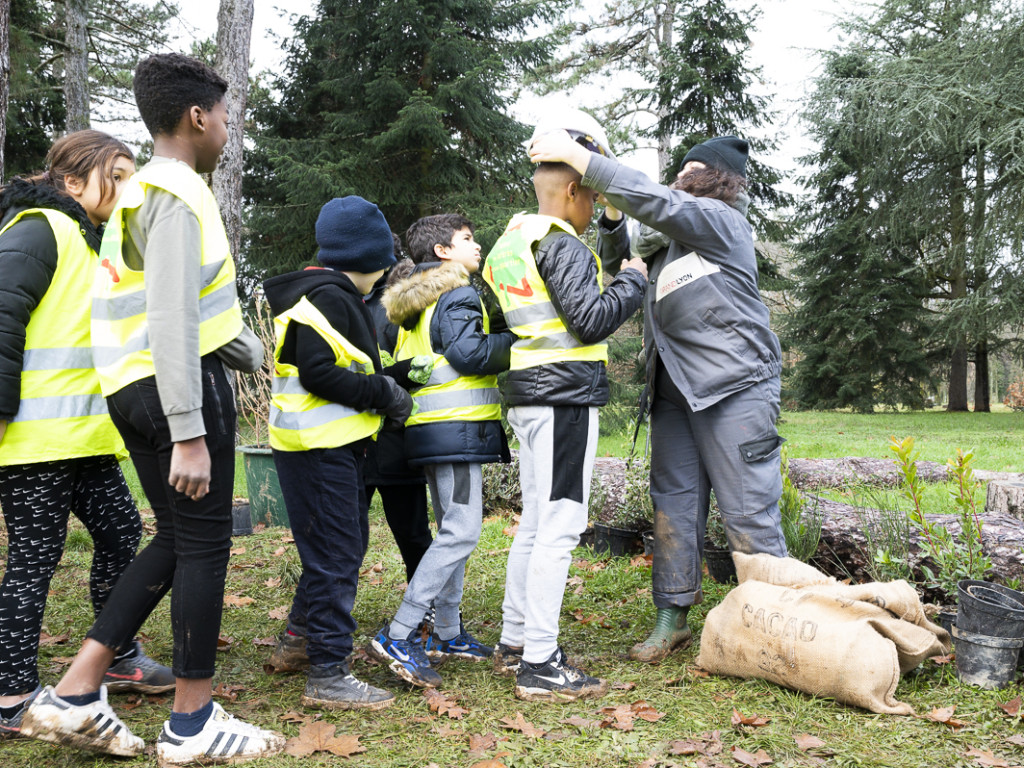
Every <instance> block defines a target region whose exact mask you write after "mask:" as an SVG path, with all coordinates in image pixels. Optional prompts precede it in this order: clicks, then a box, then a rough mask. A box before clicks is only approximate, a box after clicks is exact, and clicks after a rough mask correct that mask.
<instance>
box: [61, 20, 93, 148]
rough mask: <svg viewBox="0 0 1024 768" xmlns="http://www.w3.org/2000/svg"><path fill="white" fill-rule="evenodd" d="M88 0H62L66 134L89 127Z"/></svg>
mask: <svg viewBox="0 0 1024 768" xmlns="http://www.w3.org/2000/svg"><path fill="white" fill-rule="evenodd" d="M87 6H88V0H65V2H64V8H65V12H66V16H65V21H64V24H65V27H64V44H65V51H64V104H65V108H66V109H67V119H66V120H65V123H64V125H65V127H66V128H67V130H68V133H70V132H71V131H80V130H82V129H83V128H88V127H89V51H88V48H87V47H86V22H87V14H86V7H87Z"/></svg>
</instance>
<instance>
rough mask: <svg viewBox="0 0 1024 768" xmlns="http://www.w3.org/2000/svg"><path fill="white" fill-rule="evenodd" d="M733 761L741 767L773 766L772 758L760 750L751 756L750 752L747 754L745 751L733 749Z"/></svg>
mask: <svg viewBox="0 0 1024 768" xmlns="http://www.w3.org/2000/svg"><path fill="white" fill-rule="evenodd" d="M732 759H733V760H735V761H736V762H737V763H739V764H740V765H749V766H750V768H758V766H762V765H771V764H772V759H771V757H769V755H768V753H767V752H765V751H764V750H763V749H759V750H757V752H754V753H753V754H751V753H750V752H747V751H746V750H745V749H740V748H739V747H733V748H732Z"/></svg>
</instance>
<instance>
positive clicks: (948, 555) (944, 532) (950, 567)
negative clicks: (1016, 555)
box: [889, 437, 992, 598]
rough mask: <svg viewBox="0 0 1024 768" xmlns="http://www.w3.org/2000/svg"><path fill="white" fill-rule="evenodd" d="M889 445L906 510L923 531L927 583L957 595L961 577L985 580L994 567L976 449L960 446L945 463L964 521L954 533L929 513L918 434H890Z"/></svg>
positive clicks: (948, 594) (924, 568)
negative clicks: (987, 547) (979, 498)
mask: <svg viewBox="0 0 1024 768" xmlns="http://www.w3.org/2000/svg"><path fill="white" fill-rule="evenodd" d="M889 448H890V450H892V452H893V453H895V454H896V459H895V462H896V466H897V467H898V468H899V470H900V474H901V475H902V478H903V487H902V493H903V496H904V497H905V498H906V499H907V500H908V501H910V503H911V507H912V508H911V510H910V511H909V512H908V513H907V516H908V518H909V520H910V524H911V525H912V526H913V527H914V528H915V529H916V530H917V531H919V532H920V533H921V537H922V541H921V548H922V550H923V552H924V555H925V558H924V562H922V563H921V565H920V568H921V573H923V574H924V576H925V579H926V581H925V584H924V586H925V587H926V588H932V589H939V590H941V591H942V592H943V593H945V595H946V596H947V597H949V598H952V597H954V596H955V595H956V585H957V582H958V581H960V580H961V579H983V578H985V575H986V574H987V573H988V572H989V571H990V570H991V568H992V561H991V559H990V558H989V557H988V555H986V554H985V551H984V548H983V545H982V539H981V517H980V516H979V515H978V509H977V502H976V498H975V497H976V495H977V491H978V488H979V487H980V486H981V483H980V482H978V481H976V480H975V479H974V468H973V462H974V451H973V450H971V451H967V452H964V451H963V449H957V452H956V456H955V457H953V458H952V459H950V460H949V461H948V462H947V464H946V466H947V467H949V470H950V473H951V474H952V476H953V482H952V485H953V487H952V488H951V489H950V495H951V497H952V500H953V505H954V507H955V509H956V514H957V518H958V521H959V523H960V531H959V533H958V534H957V535H955V536H954V535H953V534H951V533H950V532H949V529H948V528H946V526H944V525H942V524H941V523H935V522H932V521H930V520H928V519H926V518H925V516H924V512H923V511H922V498H923V495H924V482H923V481H922V480H921V479H920V478H919V477H918V476H917V459H918V456H919V455H920V454H919V452H918V451H916V450H915V449H914V438H913V437H906V438H904V439H903V440H897V439H896V438H895V437H890V438H889Z"/></svg>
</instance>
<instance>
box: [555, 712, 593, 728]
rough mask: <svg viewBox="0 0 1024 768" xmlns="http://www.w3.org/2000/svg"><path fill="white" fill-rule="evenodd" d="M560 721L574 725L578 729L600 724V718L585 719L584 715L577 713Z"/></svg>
mask: <svg viewBox="0 0 1024 768" xmlns="http://www.w3.org/2000/svg"><path fill="white" fill-rule="evenodd" d="M562 722H563V723H565V724H566V725H574V726H576V727H577V728H579V729H580V730H585V729H587V728H597V727H598V726H600V725H601V721H600V720H587V719H586V718H585V717H580V716H579V715H573V716H572V717H567V718H566V719H565V720H562Z"/></svg>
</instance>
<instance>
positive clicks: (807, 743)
mask: <svg viewBox="0 0 1024 768" xmlns="http://www.w3.org/2000/svg"><path fill="white" fill-rule="evenodd" d="M793 738H794V739H795V740H796V746H797V748H798V749H800V750H801V751H803V752H806V751H807V750H809V749H821V748H822V747H824V746H825V742H824V741H822V740H821V739H819V738H818V737H817V736H811V734H809V733H801V734H800V735H799V736H794V737H793Z"/></svg>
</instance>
